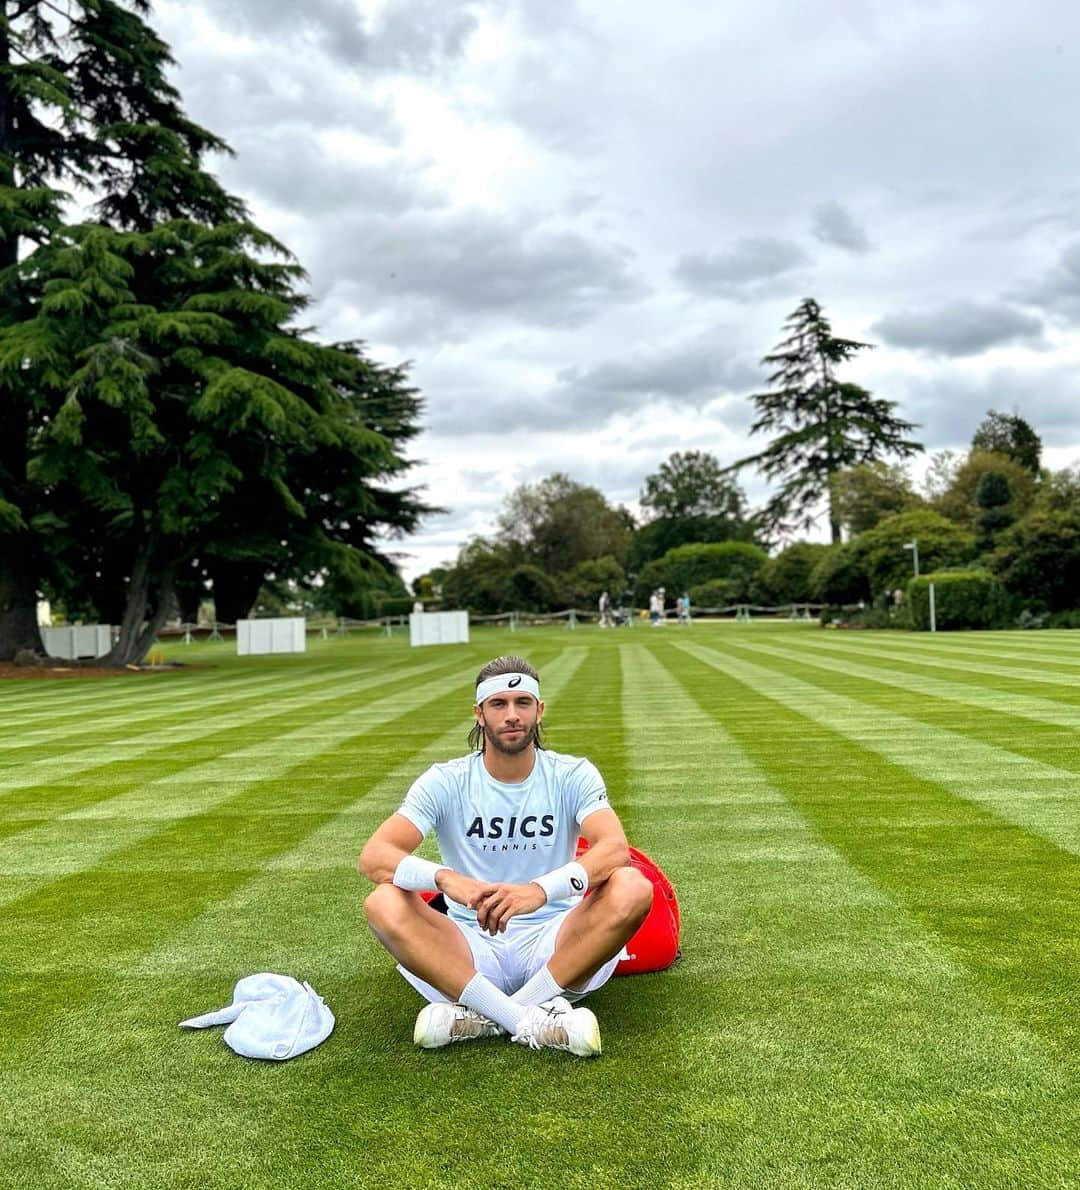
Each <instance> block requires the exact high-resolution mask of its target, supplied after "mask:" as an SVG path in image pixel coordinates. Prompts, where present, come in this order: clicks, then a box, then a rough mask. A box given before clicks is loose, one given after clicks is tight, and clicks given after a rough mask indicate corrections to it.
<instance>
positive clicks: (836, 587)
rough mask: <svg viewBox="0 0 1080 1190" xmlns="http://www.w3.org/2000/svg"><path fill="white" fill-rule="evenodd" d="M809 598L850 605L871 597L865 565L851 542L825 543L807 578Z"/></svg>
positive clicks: (865, 601)
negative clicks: (824, 547)
mask: <svg viewBox="0 0 1080 1190" xmlns="http://www.w3.org/2000/svg"><path fill="white" fill-rule="evenodd" d="M809 586H810V597H811V599H813V600H815V601H816V602H821V603H830V604H838V605H853V604H857V603H858V602H859V601H860V600H862V601H863V603H867V602H869V599H870V580H869V579H868V578H867V577H866V564H865V562H864V561H863V558H862V556H861V554H860V553H859V551H858V549H857V548H856V545H855V543H854V542H851V541H848V542H844V543H843V544H842V545H830V546H827V547H826V549H825V552H824V553H823V554H822V556H821V557H820V558H819V559H818V561H817V562H816V563H815V564H814V569H813V570H812V571H811V572H810V578H809Z"/></svg>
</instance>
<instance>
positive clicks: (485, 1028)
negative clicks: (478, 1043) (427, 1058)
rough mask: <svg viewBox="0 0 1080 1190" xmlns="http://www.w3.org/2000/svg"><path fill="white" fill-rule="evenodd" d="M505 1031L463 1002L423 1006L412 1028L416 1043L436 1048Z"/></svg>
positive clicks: (492, 1035) (432, 1048)
mask: <svg viewBox="0 0 1080 1190" xmlns="http://www.w3.org/2000/svg"><path fill="white" fill-rule="evenodd" d="M502 1032H504V1030H503V1029H501V1028H500V1027H499V1026H498V1025H497V1024H496V1023H495V1022H494V1021H491V1020H488V1018H487V1017H486V1016H483V1015H481V1014H480V1013H479V1012H475V1011H474V1010H473V1009H471V1008H466V1007H465V1005H464V1004H429V1005H428V1006H427V1007H426V1008H421V1009H420V1015H419V1016H418V1017H417V1018H416V1027H415V1028H414V1029H413V1044H414V1045H418V1046H420V1047H421V1048H422V1049H426V1050H437V1049H439V1047H440V1046H444V1045H449V1044H450V1043H451V1042H453V1041H473V1040H474V1039H475V1038H477V1037H497V1036H498V1035H499V1034H500V1033H502Z"/></svg>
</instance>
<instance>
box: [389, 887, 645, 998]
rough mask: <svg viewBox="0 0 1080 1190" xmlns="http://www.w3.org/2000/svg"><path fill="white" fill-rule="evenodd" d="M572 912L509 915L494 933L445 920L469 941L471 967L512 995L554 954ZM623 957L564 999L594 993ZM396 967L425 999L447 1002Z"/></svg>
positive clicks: (426, 984) (419, 979)
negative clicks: (531, 918)
mask: <svg viewBox="0 0 1080 1190" xmlns="http://www.w3.org/2000/svg"><path fill="white" fill-rule="evenodd" d="M572 912H573V909H567V910H566V913H560V914H558V915H557V916H556V917H552V918H549V919H548V920H547V921H541V922H536V923H533V922H519V921H518V919H517V918H513V917H512V918H511V919H510V921H509V922H508V923H507V926H506V933H505V934H496V935H494V936H492V935H491V934H488V933H485V932H484V931H483V930H481V929H480V927H479V926H475V925H472V924H470V923H467V922H460V921H457V920H455V919H454V918H452V917H450V918H448V920H449V921H452V922H453V923H454V925H456V926H457V928H458V929H459V930H460V931H461V932H462V934H463V935H464V936H465V941H466V942H468V944H469V949H470V950H471V951H472V956H473V966H474V967H475V968H476V970H477V972H478V973H479V974H480V975H483V976H485V977H486V978H487V979H490V980H491V982H492V983H493V984H494V985H495V986H496V987H497V988H498V989H499V990H500V991H502V992H505V993H506V995H508V996H512V995H513V994H514V992H516V991H517V990H518V988H520V987H521V986H522V984H524V983H526V982H527V981H528V980H529V979H531V978H532V977H533V976H534V975H535V974H536V973H537V971H539V970H540V968H541V967H543V966H544V964H545V963H546V962H547V961H548V959H550V958H551V956H552V955H553V954H554V953H555V940H556V938H557V937H558V934H559V929H560V927H561V926H562V924H563V922H564V921H565V920H566V914H567V913H572ZM624 958H626V949H625V947H624V948H623V949H622V950H621V951H620V952H619V953H618V954H617V955H616V956H615V957H614V958H613V959H608V961H607V962H606V963H605V964H604V965H603V966H602V967H601V968H600V970H599V971H597V972H596V974H595V975H593V976H592V978H591V979H590V980H589V981H588V983H587V984H586V985H585V988H584V989H583V990H582V991H580V992H572V991H567V992H566V993H565V995H566V999H567V1000H569V1001H571V1002H575V1001H577V1000H580V999H582V998H583V997H584V996H587V995H588V994H589V993H590V992H595V991H596V990H597V988H602V987H603V986H604V984H605V983H607V981H608V980H609V979H610V978H611V976H612V975H613V974H614V972H615V968H616V967H617V966H618V965H619V960H620V959H624ZM397 969H398V970H399V971H400V972H401V974H402V975H403V976H404V977H405V978H406V979H407V980H408V981H409V983H411V984H412V985H413V987H414V988H416V990H417V991H418V992H419V993H420V995H421V996H423V997H424V998H425V999H426V1000H428V1001H430V1002H431V1003H432V1004H445V1003H447V998H446V996H444V995H443V994H442V992H440V991H439V990H438V989H437V988H433V987H432V986H431V984H430V983H425V982H424V980H422V979H421V978H420V977H419V976H418V975H413V973H412V972H411V971H407V970H406V969H405V968H404V967H403V966H402V965H401V964H400V963H398V965H397Z"/></svg>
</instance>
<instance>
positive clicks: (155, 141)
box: [0, 0, 243, 657]
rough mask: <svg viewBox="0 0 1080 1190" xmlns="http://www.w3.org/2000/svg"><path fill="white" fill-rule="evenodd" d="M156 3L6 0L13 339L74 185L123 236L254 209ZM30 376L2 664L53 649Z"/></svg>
mask: <svg viewBox="0 0 1080 1190" xmlns="http://www.w3.org/2000/svg"><path fill="white" fill-rule="evenodd" d="M148 10H149V5H148V4H147V3H146V2H145V0H130V2H129V3H128V4H126V5H125V4H121V3H117V2H114V0H67V2H66V3H65V5H64V7H63V8H61V7H59V6H58V5H56V4H54V3H52V2H51V0H0V328H3V327H10V326H12V325H14V324H17V323H21V322H23V321H25V320H26V319H27V318H28V317H30V316H32V314H33V312H34V309H35V308H36V307H35V303H36V302H37V301H39V300H40V296H41V295H40V291H39V290H36V289H35V286H34V278H33V277H32V276H28V275H27V274H26V273H24V272H23V271H22V270H21V269H20V268H19V267H18V262H19V258H20V251H21V246H22V245H23V244H26V243H29V244H30V245H33V244H38V245H41V244H47V243H48V242H49V241H50V239H51V238H52V237H53V236H55V235H56V234H57V232H58V230H59V229H60V227H61V225H62V221H63V214H64V206H65V201H66V197H67V195H66V193H65V190H64V188H65V187H68V188H71V189H72V190H73V191H75V192H77V193H80V195H85V194H86V193H87V192H90V193H91V194H92V195H93V196H96V198H97V207H96V213H97V216H98V217H99V218H100V219H101V220H102V221H103V222H105V223H108V224H110V225H112V226H113V227H116V228H130V229H141V230H148V229H149V228H150V227H152V226H153V224H154V223H155V222H156V221H158V220H160V219H162V218H170V217H183V216H190V217H193V218H197V219H206V220H219V219H229V218H232V219H235V218H239V217H240V216H242V214H243V207H242V204H241V203H239V202H238V201H237V200H236V199H235V198H232V197H231V196H229V195H228V194H227V193H226V192H225V191H224V190H223V189H222V188H221V186H220V185H219V184H218V183H217V182H216V181H215V180H214V179H213V178H212V177H211V175H210V174H208V173H207V172H206V171H205V170H203V168H202V166H201V159H202V156H203V155H204V154H205V153H207V152H209V151H218V152H223V151H226V150H227V147H226V146H225V144H224V143H223V142H222V141H221V140H219V139H218V138H217V137H215V136H214V135H213V134H211V133H209V132H207V131H206V130H205V129H203V128H200V127H199V126H198V125H196V124H194V123H192V122H191V121H190V120H189V119H188V118H187V117H186V116H185V115H184V113H183V111H182V109H181V106H180V102H179V96H178V95H177V92H176V91H175V89H174V88H173V87H172V86H171V84H170V83H169V82H168V80H167V78H166V76H165V70H166V68H167V67H168V65H169V64H170V62H171V58H170V56H169V52H168V49H167V47H166V46H165V45H164V44H163V43H162V42H161V41H160V40H159V39H158V38H157V37H156V36H155V35H154V33H153V32H152V30H151V29H150V28H149V27H148V26H147V25H146V23H145V22H144V21H143V19H142V17H143V15H144V14H145V13H146V12H148ZM28 379H29V378H28V376H27V374H26V372H25V370H20V369H15V370H10V369H9V370H8V371H7V373H6V374H5V377H4V380H3V384H2V386H0V657H5V656H6V657H10V656H12V655H13V653H14V652H15V651H17V650H18V649H20V648H40V637H39V635H38V631H37V622H36V604H37V590H38V586H39V582H40V578H41V575H42V572H43V569H44V568H45V565H46V563H45V559H44V557H43V545H42V542H43V536H42V535H43V533H44V531H45V530H46V529H47V527H48V525H49V519H50V516H51V512H52V510H51V508H50V505H49V503H48V502H47V501H46V502H44V503H43V502H42V500H41V493H40V492H39V491H37V490H36V488H35V486H34V485H33V484H32V483H31V482H30V480H29V477H28V468H29V461H30V450H31V444H32V442H33V440H34V438H35V436H36V435H37V434H38V432H39V430H40V426H41V419H42V417H43V416H44V415H45V410H44V409H43V407H42V401H41V396H40V394H39V393H38V391H37V390H36V389H35V387H34V386H33V385H32V384H30V383H28Z"/></svg>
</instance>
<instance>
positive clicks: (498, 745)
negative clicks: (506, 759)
mask: <svg viewBox="0 0 1080 1190" xmlns="http://www.w3.org/2000/svg"><path fill="white" fill-rule="evenodd" d="M484 739H485V740H487V742H488V743H489V744H490V745H491V746H492V747H493V748H494V749H495V751H496V752H501V753H502V754H503V756H520V755H521V753H522V752H524V751H525V750H526V749H527V748H528V747H529V746H530V745H531V744H535V743H536V728H535V727H532V728H526V729H525V730H524V731H523V732H522V734H521V737H520V738H519V739H516V740H506V739H503V737H502V736H500V735H498V734H496V732H495V731H493V730H492V729H491V728H490V727H488V725H487V724H486V723H485V724H484Z"/></svg>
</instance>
